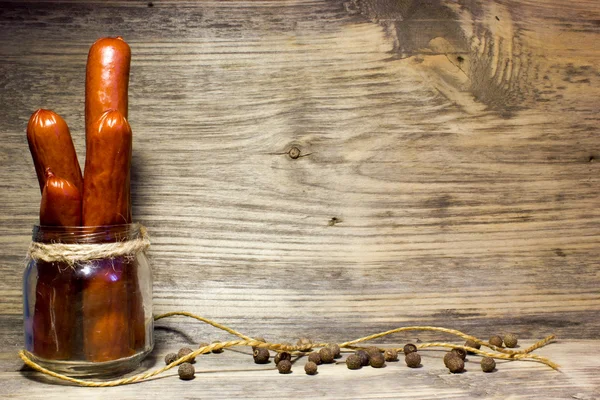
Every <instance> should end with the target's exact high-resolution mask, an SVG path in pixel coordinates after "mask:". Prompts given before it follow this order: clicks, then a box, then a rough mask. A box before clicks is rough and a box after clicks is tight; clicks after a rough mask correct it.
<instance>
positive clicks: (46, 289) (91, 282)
mask: <svg viewBox="0 0 600 400" xmlns="http://www.w3.org/2000/svg"><path fill="white" fill-rule="evenodd" d="M140 230H141V226H140V225H139V224H127V225H114V226H104V227H53V226H52V227H50V226H35V227H34V230H33V242H36V243H44V244H58V245H60V244H66V245H72V244H77V245H84V246H85V245H97V244H109V243H113V244H115V245H120V244H123V243H126V242H129V243H131V241H135V240H136V239H140V238H141V232H140ZM54 247H56V246H54ZM54 247H53V249H54V250H56V251H59V252H60V251H63V250H61V249H60V248H57V249H55V248H54ZM86 249H89V251H90V252H93V251H94V249H95V246H88V247H86V248H85V249H84V250H86ZM64 251H68V249H66V250H64ZM133 253H134V254H128V255H119V256H111V257H104V258H94V259H91V260H86V261H75V262H67V261H43V260H42V259H29V260H28V262H27V265H26V268H25V273H24V280H23V301H24V324H25V347H26V349H27V350H28V351H29V352H30V353H31V354H32V355H33V356H34V361H36V362H37V363H38V364H40V365H42V366H44V367H46V368H49V369H51V370H53V371H57V372H62V373H65V374H67V375H71V376H94V375H96V376H100V375H113V374H122V373H125V372H128V371H131V370H133V369H135V368H136V367H137V366H138V365H139V363H140V361H141V360H142V359H143V358H144V357H145V356H146V355H147V354H148V353H149V352H150V351H151V350H152V347H153V344H154V343H153V336H152V334H153V318H152V277H151V270H150V267H149V265H148V261H147V259H146V257H145V255H144V253H143V252H142V251H139V252H137V253H135V252H133ZM50 258H52V257H50ZM92 258H93V257H92Z"/></svg>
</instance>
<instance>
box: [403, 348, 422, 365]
mask: <svg viewBox="0 0 600 400" xmlns="http://www.w3.org/2000/svg"><path fill="white" fill-rule="evenodd" d="M404 362H406V365H408V366H409V367H410V368H418V367H419V365H421V355H420V354H419V353H417V352H416V351H413V352H411V353H408V354H407V355H406V357H404Z"/></svg>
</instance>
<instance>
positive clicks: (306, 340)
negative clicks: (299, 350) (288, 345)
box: [296, 337, 312, 351]
mask: <svg viewBox="0 0 600 400" xmlns="http://www.w3.org/2000/svg"><path fill="white" fill-rule="evenodd" d="M311 345H312V340H310V339H309V338H305V337H303V338H300V339H298V342H297V343H296V346H299V347H305V348H306V349H305V350H303V351H310V349H311Z"/></svg>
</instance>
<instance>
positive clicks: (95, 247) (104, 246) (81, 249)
mask: <svg viewBox="0 0 600 400" xmlns="http://www.w3.org/2000/svg"><path fill="white" fill-rule="evenodd" d="M148 247H150V238H149V237H148V232H147V231H146V228H145V227H144V226H142V225H140V237H139V238H136V239H133V240H128V241H123V242H114V243H93V244H83V243H82V244H66V243H39V242H31V244H30V245H29V251H28V253H27V256H28V257H29V258H30V259H33V260H42V261H46V262H62V263H66V264H68V265H69V266H73V265H75V263H77V262H79V261H90V260H98V259H103V258H114V257H120V256H133V255H135V254H137V253H139V252H140V251H144V250H146V249H147V248H148Z"/></svg>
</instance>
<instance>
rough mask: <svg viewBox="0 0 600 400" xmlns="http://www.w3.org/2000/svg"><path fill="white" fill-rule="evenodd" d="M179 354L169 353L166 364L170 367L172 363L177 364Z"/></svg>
mask: <svg viewBox="0 0 600 400" xmlns="http://www.w3.org/2000/svg"><path fill="white" fill-rule="evenodd" d="M177 358H178V357H177V354H175V353H169V354H167V355H166V356H165V364H167V365H169V364H171V363H172V362H175V361H176V360H177Z"/></svg>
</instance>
